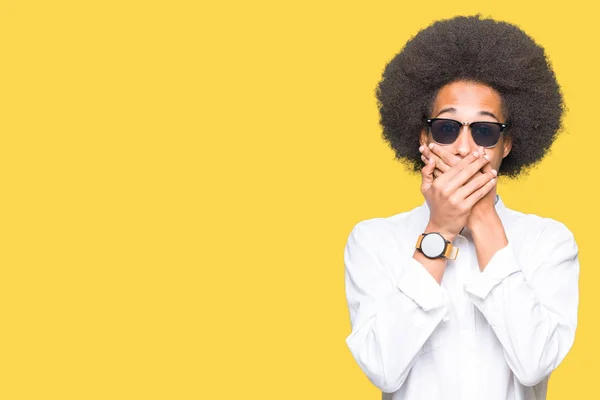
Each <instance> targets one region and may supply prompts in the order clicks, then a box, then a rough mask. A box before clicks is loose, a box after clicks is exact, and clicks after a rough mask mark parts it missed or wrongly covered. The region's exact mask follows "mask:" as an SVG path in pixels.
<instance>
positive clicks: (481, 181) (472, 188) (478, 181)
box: [455, 170, 497, 201]
mask: <svg viewBox="0 0 600 400" xmlns="http://www.w3.org/2000/svg"><path fill="white" fill-rule="evenodd" d="M496 175H497V174H496V171H495V170H492V171H490V172H486V173H484V174H475V175H474V177H473V178H472V179H471V180H470V181H469V182H467V183H466V184H465V185H464V186H463V187H461V188H460V189H458V190H457V191H456V193H455V196H456V199H457V200H460V201H464V199H466V198H467V197H469V196H470V195H472V194H473V193H475V192H476V191H477V190H478V189H479V188H481V187H483V186H484V185H486V184H487V183H488V182H489V181H491V180H492V179H495V178H496Z"/></svg>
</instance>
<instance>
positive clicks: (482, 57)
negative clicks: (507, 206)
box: [376, 15, 565, 178]
mask: <svg viewBox="0 0 600 400" xmlns="http://www.w3.org/2000/svg"><path fill="white" fill-rule="evenodd" d="M460 80H465V81H473V82H479V83H483V84H486V85H487V86H490V87H492V88H493V89H495V90H496V91H498V93H500V95H501V97H502V103H503V104H502V106H503V109H504V110H506V115H508V119H507V124H508V128H507V129H506V131H505V134H506V135H510V137H511V139H512V150H511V152H510V153H509V155H508V156H507V157H506V158H504V160H503V161H502V164H501V166H500V169H499V171H498V173H499V174H500V175H505V176H509V177H513V178H514V177H517V176H518V175H519V174H521V172H523V170H524V168H525V169H526V167H528V166H531V165H533V164H535V163H536V162H538V161H539V160H541V159H542V158H543V157H544V155H545V154H546V153H547V152H548V150H549V149H550V146H551V145H552V143H553V142H554V140H555V139H556V136H557V134H558V132H560V131H561V129H562V116H563V113H564V109H565V107H564V103H563V97H562V94H561V91H560V87H559V85H558V83H557V81H556V77H555V75H554V72H553V70H552V67H551V66H550V63H549V61H548V60H547V58H546V55H545V53H544V49H543V48H542V47H540V46H539V45H537V44H536V43H535V42H534V41H533V39H531V38H530V37H529V36H528V35H527V34H526V33H525V32H523V31H522V30H521V29H520V28H518V27H517V26H515V25H512V24H509V23H506V22H501V21H496V20H493V19H482V18H481V17H480V15H476V16H468V17H464V16H460V17H455V18H452V19H448V20H442V21H437V22H434V23H433V24H432V25H430V26H429V27H427V28H425V29H423V30H421V31H420V32H418V33H417V34H416V35H415V36H414V37H413V38H411V39H410V40H409V41H408V42H407V43H406V45H405V46H404V48H403V49H402V50H401V51H400V52H399V53H398V54H397V55H396V56H395V57H394V58H393V59H392V60H391V61H390V62H389V63H388V64H387V65H386V67H385V69H384V71H383V74H382V79H381V81H380V82H379V84H378V86H377V89H376V96H377V102H378V107H379V113H380V121H379V122H380V124H381V127H382V128H383V138H384V139H385V140H386V141H387V142H388V143H389V145H390V147H391V148H392V149H393V150H394V152H395V156H396V158H397V159H398V160H399V161H401V162H403V163H404V164H405V165H407V167H408V168H409V169H412V170H413V171H415V172H416V171H418V170H420V169H421V168H422V167H423V165H424V164H423V162H422V161H421V154H420V153H419V150H418V148H419V133H420V132H421V130H422V129H423V128H426V126H427V125H426V121H425V120H426V119H427V118H429V113H430V112H431V107H432V104H433V101H434V99H435V96H436V94H437V93H438V91H439V90H440V88H442V87H443V86H444V85H446V84H448V83H451V82H455V81H460Z"/></svg>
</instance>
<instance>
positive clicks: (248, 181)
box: [0, 0, 600, 400]
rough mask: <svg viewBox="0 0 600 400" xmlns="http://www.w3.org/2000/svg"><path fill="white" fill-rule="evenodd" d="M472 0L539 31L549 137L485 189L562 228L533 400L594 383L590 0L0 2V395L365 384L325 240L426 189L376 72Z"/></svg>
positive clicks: (353, 387)
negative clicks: (551, 86) (571, 236)
mask: <svg viewBox="0 0 600 400" xmlns="http://www.w3.org/2000/svg"><path fill="white" fill-rule="evenodd" d="M205 3H206V4H205ZM477 12H480V13H482V14H483V15H484V16H493V17H495V18H499V19H505V20H508V21H510V22H513V23H517V24H520V25H521V26H522V27H523V28H524V29H525V30H526V31H527V32H529V33H530V34H531V35H532V36H533V37H534V39H535V40H537V41H538V42H539V43H540V44H542V45H543V46H545V48H546V50H547V52H548V55H549V57H550V59H551V61H552V63H553V65H554V68H555V70H556V73H557V76H558V79H559V81H560V83H561V85H562V87H563V90H564V94H565V99H566V101H567V105H568V107H569V113H568V115H567V117H566V120H565V125H566V132H565V133H564V134H563V135H562V136H561V137H560V138H559V140H558V141H557V142H556V145H555V146H554V147H553V150H552V153H551V155H550V157H548V158H547V159H545V160H544V161H543V163H542V164H541V165H540V168H537V169H534V170H533V171H532V172H531V174H530V175H529V176H528V177H526V178H524V179H522V180H521V181H519V182H506V181H501V182H500V188H499V193H500V194H501V195H502V196H503V199H504V201H505V203H506V204H507V206H508V207H510V208H514V209H518V210H520V211H524V212H532V213H536V214H539V215H542V216H547V217H552V218H555V219H558V220H560V221H562V222H564V223H565V224H567V226H568V227H569V228H570V229H571V230H572V231H573V232H574V233H575V236H576V239H577V241H578V244H579V246H580V261H581V306H580V325H579V330H578V332H577V337H576V342H575V345H574V347H573V349H572V351H571V353H570V354H569V356H568V357H567V359H566V360H565V361H564V363H563V364H562V365H561V367H560V368H559V369H558V370H557V371H556V372H555V374H554V375H553V377H552V379H551V381H550V393H549V396H548V398H549V399H551V400H557V399H597V398H600V389H598V387H599V386H598V383H597V380H598V378H597V376H596V371H597V362H598V359H599V357H600V347H599V345H598V342H597V338H598V337H599V336H600V326H599V324H598V321H597V319H598V317H597V315H598V308H599V306H600V290H598V289H597V288H596V282H597V281H598V278H599V277H600V273H599V272H598V268H597V267H598V265H597V262H596V260H595V258H596V257H595V256H594V252H595V251H596V250H597V249H598V242H597V240H598V234H597V230H598V226H599V219H598V213H597V210H596V209H595V208H594V206H595V204H596V203H597V201H596V199H595V193H596V191H597V190H596V189H597V185H598V178H597V174H598V168H597V167H596V166H597V159H598V154H597V153H598V146H599V144H600V139H599V136H600V135H599V132H598V123H596V122H595V118H596V117H597V116H598V101H597V99H598V93H600V90H599V89H600V81H599V80H598V79H597V65H598V61H599V59H598V54H597V52H596V44H597V40H596V38H597V37H598V36H599V35H600V24H598V21H597V15H598V9H597V8H593V7H590V6H589V5H586V4H584V3H577V2H573V1H570V2H567V3H563V4H562V5H561V6H560V7H555V6H552V5H550V3H547V2H538V3H531V2H525V1H522V0H520V1H504V2H491V1H490V2H481V1H471V2H466V1H465V2H449V1H429V2H422V1H411V2H361V3H359V2H343V1H336V2H321V1H304V2H281V1H277V2H276V1H272V2H266V1H260V2H241V1H237V2H222V3H218V4H216V3H211V4H208V2H182V1H144V2H142V1H135V2H134V1H64V0H59V1H47V2H41V1H37V2H34V1H2V2H0V55H1V63H0V71H1V73H0V99H1V104H0V166H1V173H0V177H1V178H0V188H1V192H2V207H1V215H0V227H1V228H0V232H1V237H0V265H1V267H0V268H1V269H0V271H1V274H0V366H1V369H0V398H2V399H8V400H12V399H242V398H244V399H245V398H257V399H259V398H264V399H378V398H379V396H380V395H379V392H378V390H377V389H376V388H375V387H374V386H372V385H371V384H370V383H369V381H368V380H367V378H366V377H365V376H364V374H363V373H362V371H360V369H359V368H358V366H357V364H356V363H355V362H354V360H353V358H352V356H351V355H350V352H349V351H348V349H347V347H346V344H345V338H346V337H347V335H348V334H349V333H350V322H349V316H348V311H347V308H346V302H345V294H344V287H343V268H344V267H343V249H344V246H345V243H346V240H347V236H348V234H349V233H350V230H351V229H352V227H353V226H354V224H355V223H357V222H358V221H360V220H363V219H367V218H371V217H376V216H389V215H392V214H396V213H399V212H402V211H406V210H408V209H410V208H412V207H414V206H417V205H419V204H421V202H422V198H421V196H420V194H419V190H418V184H419V180H418V177H416V176H411V175H409V174H408V173H406V171H405V170H404V169H403V167H402V166H401V165H400V164H398V163H397V162H396V161H394V159H393V153H392V151H391V150H390V149H389V148H388V147H387V145H386V144H385V143H384V142H383V140H382V139H381V131H380V128H379V125H378V115H377V109H376V103H375V97H374V89H375V86H376V84H377V82H378V80H379V78H380V74H381V71H382V69H383V67H384V66H385V64H386V62H387V61H388V60H389V59H390V58H391V57H393V55H394V54H395V53H396V52H397V51H398V50H400V48H401V47H402V46H403V44H404V43H405V42H406V40H408V39H409V38H410V37H411V36H412V35H414V34H415V33H416V32H417V31H418V30H419V29H421V28H424V27H425V26H427V25H429V24H430V23H431V22H432V21H433V20H436V19H440V18H447V17H451V16H453V15H457V14H474V13H477Z"/></svg>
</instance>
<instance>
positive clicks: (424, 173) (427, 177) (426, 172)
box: [421, 157, 435, 193]
mask: <svg viewBox="0 0 600 400" xmlns="http://www.w3.org/2000/svg"><path fill="white" fill-rule="evenodd" d="M434 170H435V160H434V158H433V157H431V158H430V159H429V160H428V161H427V164H426V165H425V166H424V167H423V168H422V169H421V177H422V182H421V192H423V193H425V191H426V190H427V189H429V188H430V187H431V185H432V184H433V178H434V175H433V171H434Z"/></svg>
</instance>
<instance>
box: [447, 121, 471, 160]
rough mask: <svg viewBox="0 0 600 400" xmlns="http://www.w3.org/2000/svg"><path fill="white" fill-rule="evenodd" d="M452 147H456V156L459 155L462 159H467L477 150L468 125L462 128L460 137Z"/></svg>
mask: <svg viewBox="0 0 600 400" xmlns="http://www.w3.org/2000/svg"><path fill="white" fill-rule="evenodd" d="M452 145H453V146H454V149H453V150H454V154H458V155H460V156H461V157H465V156H467V155H468V154H469V153H472V152H474V151H475V150H477V144H476V143H475V142H474V141H473V137H472V136H471V131H470V128H469V126H468V125H463V126H462V128H461V130H460V133H459V135H458V137H457V138H456V140H455V141H454V143H452Z"/></svg>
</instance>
